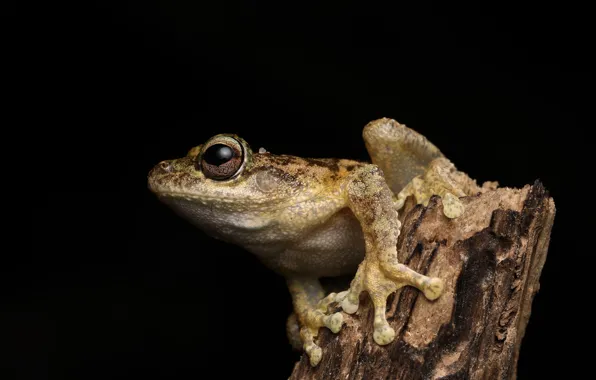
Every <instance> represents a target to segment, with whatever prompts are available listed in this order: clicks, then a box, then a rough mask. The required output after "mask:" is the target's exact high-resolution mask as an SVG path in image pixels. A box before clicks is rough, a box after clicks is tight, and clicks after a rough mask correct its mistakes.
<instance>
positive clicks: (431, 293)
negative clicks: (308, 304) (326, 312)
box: [335, 256, 443, 345]
mask: <svg viewBox="0 0 596 380" xmlns="http://www.w3.org/2000/svg"><path fill="white" fill-rule="evenodd" d="M405 285H410V286H414V287H416V288H417V289H419V290H421V291H422V292H423V293H424V295H425V296H426V298H428V299H429V300H434V299H437V298H438V297H439V296H440V295H441V293H442V292H443V281H442V280H441V279H439V278H435V277H426V276H424V275H421V274H420V273H417V272H415V271H413V270H412V269H410V268H408V267H407V266H405V265H403V264H398V263H391V262H383V261H380V260H378V259H377V258H375V257H369V256H367V257H366V258H365V259H364V261H363V262H362V263H361V264H360V266H359V267H358V272H357V273H356V276H355V277H354V280H353V281H352V284H351V285H350V289H349V290H347V291H344V292H341V293H338V294H337V296H336V297H335V301H337V302H340V305H341V307H342V308H343V310H344V311H345V312H346V313H348V314H353V313H355V312H356V311H357V310H358V305H359V297H360V293H361V292H362V291H364V290H366V291H367V292H368V294H369V295H370V297H371V299H372V302H373V305H374V309H375V320H374V333H373V338H374V340H375V342H377V343H378V344H380V345H385V344H388V343H391V342H392V341H393V339H395V331H394V330H393V328H391V326H389V324H388V323H387V319H386V317H385V311H386V307H387V297H388V296H389V295H390V294H391V293H393V292H395V291H396V290H397V289H399V288H401V287H403V286H405Z"/></svg>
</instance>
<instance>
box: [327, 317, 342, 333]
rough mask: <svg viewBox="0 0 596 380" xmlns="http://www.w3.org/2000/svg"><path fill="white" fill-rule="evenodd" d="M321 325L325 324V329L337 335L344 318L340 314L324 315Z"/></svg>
mask: <svg viewBox="0 0 596 380" xmlns="http://www.w3.org/2000/svg"><path fill="white" fill-rule="evenodd" d="M323 323H324V324H325V327H327V328H328V329H329V330H331V332H332V333H334V334H337V333H338V332H339V330H341V326H342V325H343V323H344V317H343V315H341V313H335V314H332V315H326V316H325V317H324V318H323Z"/></svg>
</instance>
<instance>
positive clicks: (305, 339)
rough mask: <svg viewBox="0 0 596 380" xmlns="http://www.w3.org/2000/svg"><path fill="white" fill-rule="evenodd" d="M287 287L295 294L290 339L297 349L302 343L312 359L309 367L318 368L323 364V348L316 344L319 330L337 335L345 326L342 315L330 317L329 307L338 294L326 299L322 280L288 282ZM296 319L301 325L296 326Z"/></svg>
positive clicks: (289, 330) (290, 280) (290, 322)
mask: <svg viewBox="0 0 596 380" xmlns="http://www.w3.org/2000/svg"><path fill="white" fill-rule="evenodd" d="M288 287H289V289H290V293H291V294H292V300H293V303H294V313H295V314H294V315H295V319H294V321H292V318H293V317H292V316H290V318H289V319H288V324H287V329H288V337H289V338H290V342H292V345H293V346H294V347H295V346H296V345H297V342H298V340H300V341H301V343H302V348H303V349H304V352H306V354H307V355H308V357H309V359H310V364H311V365H312V366H316V365H317V364H319V362H320V361H321V358H322V354H323V351H322V350H321V347H319V346H318V345H317V344H316V343H315V338H316V337H317V335H318V333H319V329H320V328H321V327H327V328H328V329H329V330H331V331H332V332H333V333H338V332H339V330H340V329H341V326H342V324H343V316H342V314H341V313H339V312H338V313H334V314H328V313H329V305H330V304H331V303H332V302H335V299H336V294H335V293H331V294H329V295H328V296H327V297H324V298H323V295H324V293H323V289H322V287H321V285H320V284H319V281H318V280H317V279H312V278H292V279H289V280H288ZM296 320H297V322H298V324H296ZM297 325H298V326H297ZM298 327H299V330H298ZM296 330H298V331H299V339H297V337H296Z"/></svg>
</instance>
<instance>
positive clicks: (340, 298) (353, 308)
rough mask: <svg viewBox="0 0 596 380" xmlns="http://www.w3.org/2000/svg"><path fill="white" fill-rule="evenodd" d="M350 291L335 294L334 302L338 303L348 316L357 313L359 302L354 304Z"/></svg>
mask: <svg viewBox="0 0 596 380" xmlns="http://www.w3.org/2000/svg"><path fill="white" fill-rule="evenodd" d="M349 295H350V290H345V291H343V292H340V293H338V294H337V296H336V298H335V300H336V301H337V302H339V305H340V306H341V308H342V310H343V311H345V312H346V313H348V314H354V313H355V312H357V311H358V305H359V301H356V302H354V301H353V297H350V296H349Z"/></svg>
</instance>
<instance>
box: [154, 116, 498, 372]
mask: <svg viewBox="0 0 596 380" xmlns="http://www.w3.org/2000/svg"><path fill="white" fill-rule="evenodd" d="M363 136H364V139H365V143H366V147H367V149H368V151H369V154H370V156H371V158H372V161H373V164H369V163H363V162H356V161H352V160H345V159H305V158H300V157H294V156H286V155H274V154H271V153H267V152H263V151H259V153H254V152H252V150H251V148H250V147H249V145H248V144H247V143H246V142H245V141H244V140H242V139H241V138H239V137H238V136H234V135H225V134H224V135H217V136H215V137H213V138H211V139H210V140H208V141H207V142H206V143H205V144H203V145H200V146H197V147H195V148H193V149H191V150H190V151H189V153H188V155H187V156H186V157H183V158H179V159H175V160H169V161H162V162H161V163H159V164H158V165H156V166H155V168H154V169H153V170H152V171H151V173H150V174H149V179H148V182H149V188H150V189H151V190H152V191H153V192H154V193H156V194H157V195H158V196H159V198H160V199H161V200H162V201H164V202H165V203H166V204H168V205H169V206H171V207H172V208H173V209H174V210H175V211H176V212H177V213H179V214H180V215H181V216H183V217H184V218H186V219H188V220H189V221H190V222H192V223H193V224H195V225H196V226H197V227H199V228H200V229H202V230H203V231H205V232H206V233H208V234H210V235H212V236H214V237H216V238H218V239H222V240H225V241H228V242H230V243H233V244H237V245H240V246H242V247H244V248H245V249H247V250H248V251H250V252H252V253H253V254H255V255H257V256H258V257H259V258H260V259H261V261H262V262H263V263H264V264H265V265H267V266H268V267H270V268H271V269H273V270H275V271H276V272H278V273H280V274H282V275H284V276H285V277H286V279H287V282H288V288H289V290H290V293H291V295H292V299H293V304H294V311H295V316H292V317H291V318H290V320H289V321H288V332H289V334H290V338H291V340H292V341H294V342H297V341H298V340H300V341H301V342H302V346H303V349H304V350H305V352H306V353H307V354H308V355H309V358H310V362H311V364H312V365H317V364H318V362H319V361H320V359H321V355H322V350H321V348H320V347H318V346H317V345H316V343H315V338H316V336H317V334H318V330H319V328H320V327H323V326H325V327H328V328H329V329H331V330H332V331H333V332H339V331H340V329H341V326H342V314H341V313H335V314H332V315H328V307H329V305H330V304H332V303H335V302H338V303H340V304H341V306H342V308H343V310H344V311H345V312H347V313H354V312H356V310H357V309H358V303H359V301H358V300H359V295H360V293H361V292H362V291H367V292H368V294H369V295H370V297H371V299H372V301H373V303H374V306H375V322H374V324H375V326H374V340H375V341H376V342H377V343H378V344H388V343H390V342H391V341H392V340H393V339H394V336H395V333H394V331H393V330H392V329H391V327H389V325H388V324H387V321H386V319H385V306H386V300H387V297H388V296H389V295H390V294H391V293H393V292H394V291H396V290H397V289H399V288H400V287H402V286H405V285H410V286H414V287H416V288H418V289H420V290H421V291H422V292H423V293H424V295H425V296H426V297H427V298H428V299H430V300H433V299H436V298H437V297H439V296H440V294H441V291H442V287H443V282H442V280H440V279H438V278H431V277H426V276H423V275H421V274H418V273H416V272H414V271H412V270H411V269H409V268H408V267H406V266H404V265H402V264H400V263H398V261H397V257H396V243H397V238H398V236H399V231H400V227H401V226H400V222H399V220H398V218H397V216H398V214H397V212H398V210H399V209H400V208H401V206H402V205H403V202H404V200H405V199H406V198H407V197H408V196H410V195H412V196H414V197H415V199H416V200H417V202H418V203H423V204H425V203H426V202H428V199H429V198H430V196H432V195H435V194H436V195H439V196H441V197H443V200H444V204H445V206H444V213H445V215H446V216H447V217H450V218H454V217H458V216H459V215H461V214H462V213H463V212H464V211H465V210H464V207H463V205H462V203H461V202H460V201H459V197H461V196H465V195H470V194H474V193H477V192H479V191H484V190H485V189H486V188H485V187H483V188H480V187H478V186H476V183H475V182H474V181H472V180H471V179H469V178H468V177H467V176H466V175H465V174H464V173H461V172H458V171H457V170H456V169H455V167H454V166H453V165H452V164H451V163H450V162H449V160H447V159H446V158H445V157H444V156H443V155H442V154H441V152H440V151H439V150H438V149H437V148H436V147H435V146H434V145H432V144H431V143H430V142H428V141H427V140H426V139H425V138H424V137H423V136H421V135H420V134H418V133H416V132H414V131H413V130H411V129H409V128H406V127H405V126H404V125H401V124H399V123H397V122H396V121H394V120H391V119H379V120H376V121H373V122H371V123H369V124H368V125H367V126H366V127H365V129H364V132H363ZM222 145H224V146H225V147H229V148H230V149H229V151H231V152H234V153H233V154H232V158H231V159H229V160H227V161H225V162H223V161H224V160H222V163H221V164H220V162H219V161H218V162H217V163H215V164H214V163H213V162H211V161H209V159H208V157H210V156H211V155H212V154H211V153H213V151H214V150H216V149H217V147H221V146H222ZM205 152H208V153H207V154H206V153H205ZM226 159H227V158H226ZM214 178H216V179H214ZM488 186H489V187H491V186H492V185H488ZM351 273H355V276H354V279H353V280H352V283H351V285H350V288H349V289H348V290H347V291H344V292H340V293H338V294H335V293H331V294H329V295H327V296H326V297H325V294H324V292H323V289H322V287H321V285H320V284H319V281H318V279H319V278H320V277H332V276H339V275H344V274H351ZM296 320H297V322H298V324H299V328H298V326H296V325H295V323H296ZM297 331H299V335H300V338H299V339H298V337H296V336H295V334H296V332H297Z"/></svg>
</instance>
